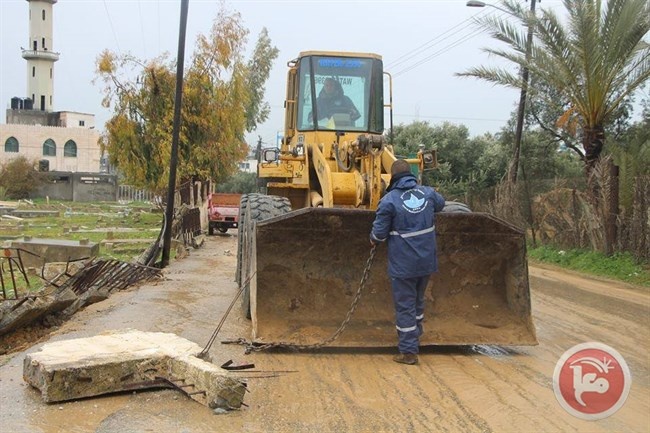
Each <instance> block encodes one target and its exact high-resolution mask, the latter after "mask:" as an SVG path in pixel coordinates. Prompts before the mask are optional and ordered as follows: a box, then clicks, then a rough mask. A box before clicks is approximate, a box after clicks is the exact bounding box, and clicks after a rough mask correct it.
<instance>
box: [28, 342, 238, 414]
mask: <svg viewBox="0 0 650 433" xmlns="http://www.w3.org/2000/svg"><path fill="white" fill-rule="evenodd" d="M200 351H201V347H199V346H198V345H197V344H195V343H193V342H191V341H188V340H185V339H183V338H181V337H178V336H177V335H174V334H169V333H162V332H142V331H137V330H130V329H129V330H122V331H112V332H108V333H104V334H101V335H97V336H94V337H89V338H78V339H73V340H65V341H57V342H53V343H48V344H45V345H43V347H42V348H41V350H40V351H39V352H35V353H30V354H27V355H26V356H25V360H24V363H23V378H24V380H25V381H26V382H27V383H29V384H30V385H32V386H33V387H35V388H37V389H39V390H40V391H41V394H42V397H43V400H44V401H45V402H47V403H54V402H59V401H66V400H74V399H79V398H84V397H93V396H97V395H102V394H108V393H114V392H120V391H127V390H135V389H145V388H153V387H157V388H160V387H165V388H177V389H179V390H181V391H183V392H184V393H185V394H186V395H188V396H189V397H190V398H192V399H193V400H195V401H197V402H199V403H201V404H203V405H206V406H208V407H210V408H213V409H214V408H222V409H236V408H239V407H240V406H241V405H242V402H243V399H244V393H245V390H246V384H245V382H242V381H241V380H239V379H237V378H236V377H234V376H232V375H231V374H230V373H228V372H227V371H224V370H223V369H221V368H219V367H217V366H216V365H214V364H212V363H210V362H206V361H203V360H202V359H199V358H197V357H196V355H197V354H198V353H199V352H200Z"/></svg>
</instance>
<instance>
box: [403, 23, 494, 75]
mask: <svg viewBox="0 0 650 433" xmlns="http://www.w3.org/2000/svg"><path fill="white" fill-rule="evenodd" d="M488 13H492V12H491V11H490V12H488ZM503 15H504V14H500V15H498V17H497V18H500V17H502V16H503ZM466 21H468V20H464V21H462V22H461V23H460V24H458V25H456V26H454V27H452V28H451V29H450V30H448V31H447V32H444V33H442V34H441V35H439V36H438V37H436V38H435V39H437V40H436V43H435V44H430V43H429V42H428V43H426V44H424V45H425V46H427V48H425V49H419V50H418V49H416V50H414V51H417V54H414V55H412V56H410V57H409V58H407V59H405V60H403V61H401V62H397V63H396V62H393V64H395V65H399V64H403V63H405V62H406V61H408V60H410V59H412V58H414V57H416V56H417V55H418V54H421V53H422V52H424V51H426V50H428V49H430V48H433V47H434V46H436V45H438V43H440V42H442V41H445V40H447V39H449V38H451V37H453V36H455V35H456V34H458V33H460V32H461V30H456V31H455V32H453V33H451V34H450V35H448V36H446V37H444V38H442V39H440V37H441V36H442V35H444V34H446V33H449V31H451V30H453V29H455V28H457V27H458V26H460V25H462V24H464V23H465V22H466ZM462 30H464V28H463V29H462ZM481 33H483V30H482V29H480V28H479V29H474V30H472V31H471V32H470V33H468V34H464V35H462V36H460V37H459V38H457V39H455V40H453V41H451V42H450V43H449V44H447V45H445V46H444V47H442V48H441V49H439V50H438V51H435V52H434V53H433V54H430V55H429V56H427V57H425V58H424V59H421V60H419V61H417V62H416V63H414V64H411V65H410V66H406V67H404V68H403V69H400V70H398V71H397V72H395V73H393V77H394V78H396V77H398V76H400V75H403V74H405V73H406V72H409V71H411V70H413V69H415V68H417V67H418V66H421V65H423V64H424V63H427V62H429V61H430V60H432V59H434V58H435V57H438V56H440V55H441V54H444V53H446V52H447V51H449V50H451V49H452V48H455V47H457V46H459V45H461V44H463V43H465V42H467V41H468V40H470V39H472V38H474V37H476V36H478V35H479V34H481ZM412 52H413V51H412ZM402 57H404V56H402Z"/></svg>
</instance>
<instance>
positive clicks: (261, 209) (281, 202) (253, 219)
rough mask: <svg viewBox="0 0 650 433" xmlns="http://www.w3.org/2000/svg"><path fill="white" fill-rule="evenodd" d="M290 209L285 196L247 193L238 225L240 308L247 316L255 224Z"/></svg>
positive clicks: (248, 311)
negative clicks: (242, 216) (239, 237)
mask: <svg viewBox="0 0 650 433" xmlns="http://www.w3.org/2000/svg"><path fill="white" fill-rule="evenodd" d="M290 211H291V202H289V199H288V198H286V197H279V196H275V195H264V194H249V195H248V200H247V203H246V210H245V212H244V221H243V222H242V221H240V223H239V226H240V228H241V229H242V230H241V231H242V236H241V243H240V245H241V252H239V251H238V254H237V256H238V258H239V264H238V266H237V267H238V269H239V270H240V271H239V272H240V275H239V287H240V288H241V287H242V286H243V291H242V295H241V296H242V310H243V311H244V314H246V317H247V318H249V319H250V318H251V309H250V284H249V279H250V278H251V276H252V275H253V272H252V270H251V269H249V266H250V258H251V250H252V245H253V242H252V241H253V236H254V228H255V224H256V223H257V222H259V221H264V220H266V219H269V218H272V217H275V216H279V215H284V214H285V213H288V212H290Z"/></svg>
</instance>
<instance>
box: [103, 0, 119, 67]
mask: <svg viewBox="0 0 650 433" xmlns="http://www.w3.org/2000/svg"><path fill="white" fill-rule="evenodd" d="M104 9H105V10H106V16H107V17H108V23H109V24H110V26H111V31H112V32H113V37H114V38H115V45H117V52H118V53H120V55H122V50H120V43H119V42H118V39H117V33H115V27H113V20H112V19H111V14H110V13H109V12H108V5H107V4H106V0H104Z"/></svg>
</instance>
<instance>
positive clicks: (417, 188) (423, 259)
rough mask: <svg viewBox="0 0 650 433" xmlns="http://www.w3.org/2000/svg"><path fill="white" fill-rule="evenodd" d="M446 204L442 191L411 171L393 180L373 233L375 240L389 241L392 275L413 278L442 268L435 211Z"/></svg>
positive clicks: (390, 272) (389, 270) (372, 237)
mask: <svg viewBox="0 0 650 433" xmlns="http://www.w3.org/2000/svg"><path fill="white" fill-rule="evenodd" d="M398 176H399V175H398ZM393 183H394V185H393ZM444 206H445V199H444V198H443V197H442V195H440V194H439V193H438V192H436V190H435V189H433V188H431V187H429V186H422V185H418V184H417V181H416V180H415V176H413V175H412V174H410V173H406V174H405V175H402V177H401V178H399V179H394V182H391V186H389V188H388V192H387V193H386V195H384V197H382V199H381V200H380V201H379V207H378V208H377V213H376V216H375V221H374V222H373V224H372V231H371V233H370V239H371V240H372V241H373V242H375V243H377V242H384V241H388V275H390V276H391V277H394V278H413V277H422V276H425V275H429V274H431V273H433V272H436V271H437V270H438V259H437V257H436V231H435V230H436V228H435V222H436V219H435V213H436V212H440V211H441V210H442V208H443V207H444Z"/></svg>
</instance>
